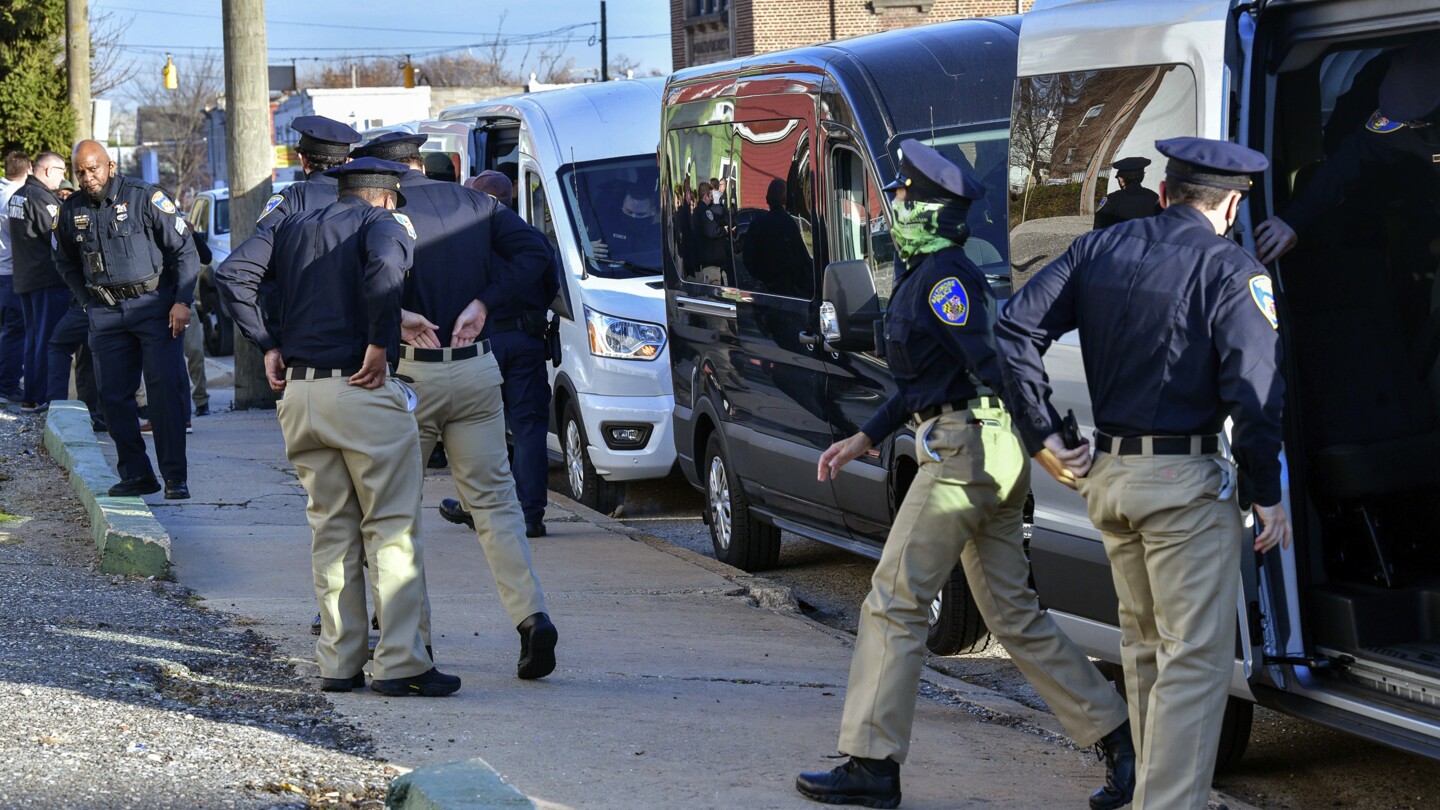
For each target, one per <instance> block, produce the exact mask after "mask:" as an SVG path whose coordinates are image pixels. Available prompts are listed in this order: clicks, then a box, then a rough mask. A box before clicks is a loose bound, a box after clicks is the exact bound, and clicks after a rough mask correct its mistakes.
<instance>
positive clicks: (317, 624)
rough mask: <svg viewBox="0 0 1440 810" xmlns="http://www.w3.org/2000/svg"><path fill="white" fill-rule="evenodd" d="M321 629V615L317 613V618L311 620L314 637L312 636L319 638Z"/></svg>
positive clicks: (311, 633)
mask: <svg viewBox="0 0 1440 810" xmlns="http://www.w3.org/2000/svg"><path fill="white" fill-rule="evenodd" d="M321 627H322V623H321V621H320V614H319V613H316V614H315V618H313V619H311V620H310V635H312V636H318V635H320V628H321Z"/></svg>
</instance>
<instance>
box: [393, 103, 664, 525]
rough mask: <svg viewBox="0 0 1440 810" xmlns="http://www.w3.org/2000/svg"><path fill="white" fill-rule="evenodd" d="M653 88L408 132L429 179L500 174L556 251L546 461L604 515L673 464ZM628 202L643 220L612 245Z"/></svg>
mask: <svg viewBox="0 0 1440 810" xmlns="http://www.w3.org/2000/svg"><path fill="white" fill-rule="evenodd" d="M662 87H663V80H660V79H636V80H625V81H614V82H605V83H600V84H589V85H582V86H579V87H572V88H566V89H561V90H550V91H545V92H537V93H530V94H524V95H517V96H511V97H508V98H502V99H496V100H493V101H483V102H479V103H476V104H468V105H465V106H462V107H454V108H451V109H447V110H445V111H444V112H443V113H442V114H441V115H440V118H439V120H436V121H424V122H420V123H419V124H416V125H415V126H414V131H416V132H420V133H424V134H426V135H429V136H430V137H429V140H427V141H426V143H425V144H424V145H423V146H422V147H421V151H422V153H423V154H425V156H426V170H427V171H430V167H431V164H432V163H434V164H435V165H436V166H437V167H441V164H442V162H443V163H445V164H448V165H451V166H453V167H454V168H455V172H456V177H457V179H459V180H462V181H463V180H465V179H468V178H469V177H472V176H474V175H477V174H479V173H480V172H482V171H485V170H486V169H493V170H496V171H500V172H502V173H504V174H506V175H507V176H509V177H510V178H511V180H512V181H514V182H515V206H516V210H517V211H518V212H519V214H520V216H521V217H523V218H524V219H525V220H526V221H527V222H529V223H530V224H532V225H534V226H535V227H537V228H539V229H540V230H541V231H543V232H544V233H545V235H546V236H547V237H549V239H550V242H551V244H552V245H554V247H555V249H556V250H557V252H558V253H559V256H560V260H561V263H562V265H563V268H564V272H563V273H562V279H561V280H562V284H561V289H560V294H559V296H558V297H557V299H556V302H555V304H554V305H553V306H552V309H553V310H554V311H555V313H556V314H557V315H558V316H559V330H560V344H561V350H562V360H561V362H560V364H559V366H558V367H552V369H551V383H552V388H553V391H554V398H553V400H552V412H551V439H550V451H551V456H552V458H554V459H556V460H560V461H562V462H563V463H564V465H565V468H566V472H567V479H568V481H569V486H570V494H571V495H572V496H573V497H574V498H575V499H576V500H578V501H580V502H582V503H584V504H586V505H587V506H590V507H592V508H595V509H597V510H599V511H601V512H606V513H613V512H615V511H616V510H617V509H619V508H620V506H621V505H622V504H623V502H624V497H625V485H626V484H627V483H628V482H630V481H636V480H643V479H650V478H660V477H664V476H666V475H669V474H671V472H672V471H673V470H674V467H675V443H674V441H673V440H672V439H671V435H670V431H671V422H670V413H671V411H672V410H673V405H674V399H673V396H672V394H671V390H670V363H669V351H668V349H669V346H668V340H667V335H666V331H665V303H664V292H663V289H662V284H661V282H660V242H661V239H660V227H661V226H660V220H659V216H658V211H655V209H654V206H655V205H657V204H658V201H657V200H656V199H655V185H656V178H657V176H658V174H659V171H658V169H657V166H656V159H655V148H656V143H655V138H656V133H658V132H659V130H660V91H661V88H662ZM442 168H443V167H442ZM631 195H639V196H640V197H643V198H644V202H648V204H649V205H650V206H651V209H650V210H651V211H653V212H654V213H652V214H651V215H649V216H647V217H641V218H640V220H638V223H639V224H631V225H625V226H623V228H632V229H633V230H627V231H625V234H628V236H627V238H626V239H625V240H621V239H619V238H617V237H615V236H614V234H615V233H616V232H617V228H620V229H622V230H623V228H622V226H621V224H620V223H621V221H622V220H623V219H624V218H626V215H627V214H633V213H635V212H636V211H637V210H639V208H636V207H635V206H630V205H629V204H627V202H626V198H627V196H631ZM635 202H636V203H637V204H639V203H640V202H642V201H641V200H638V199H637V200H636V201H635ZM640 208H643V205H642V206H640ZM597 243H604V247H603V248H601V247H600V246H599V244H597Z"/></svg>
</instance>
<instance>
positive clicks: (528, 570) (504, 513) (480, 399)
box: [397, 349, 549, 633]
mask: <svg viewBox="0 0 1440 810" xmlns="http://www.w3.org/2000/svg"><path fill="white" fill-rule="evenodd" d="M404 351H405V350H404V349H402V355H401V360H400V366H399V368H398V369H397V373H398V374H400V375H402V376H405V377H409V378H410V379H412V380H414V381H415V382H414V383H413V385H414V388H415V394H416V396H417V397H419V399H420V404H419V406H418V407H416V409H415V420H416V421H417V422H418V423H419V425H420V458H422V459H428V458H430V451H431V450H434V449H435V442H436V441H438V440H443V441H444V442H445V455H446V456H447V457H449V459H450V474H451V477H452V478H453V479H454V480H455V489H456V490H457V491H458V493H459V495H460V503H461V504H462V505H463V506H464V507H465V508H466V509H468V510H470V514H471V516H472V517H473V518H474V519H475V534H476V535H478V536H479V538H480V547H481V548H482V549H483V550H484V551H485V560H486V562H488V563H489V564H490V573H491V575H492V576H494V578H495V587H496V589H497V590H499V592H500V601H501V603H503V604H504V605H505V610H506V612H508V613H509V614H510V623H511V624H513V625H518V624H520V623H521V622H523V621H524V620H525V619H526V618H528V617H530V616H532V615H534V614H536V613H547V612H549V611H548V610H547V608H546V607H545V594H544V593H543V592H541V590H540V580H539V578H538V577H536V576H535V567H534V565H533V564H532V563H531V560H530V543H529V541H528V540H526V539H525V515H524V513H523V512H521V510H520V501H519V499H518V498H517V497H516V495H515V478H514V476H512V475H511V474H510V459H509V456H508V455H507V453H506V449H505V403H504V400H503V399H502V398H501V394H500V383H501V381H502V377H501V375H500V366H499V365H498V364H497V363H496V362H495V356H494V355H492V354H482V355H479V356H478V357H471V358H468V359H465V360H452V361H448V362H441V363H420V362H416V361H414V360H406V359H404V354H403V352H404ZM427 615H428V611H427ZM428 630H429V628H428V626H427V627H426V632H427V633H428Z"/></svg>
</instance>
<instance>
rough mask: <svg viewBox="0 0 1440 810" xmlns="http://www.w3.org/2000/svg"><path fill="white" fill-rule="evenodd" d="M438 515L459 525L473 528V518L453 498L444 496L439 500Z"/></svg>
mask: <svg viewBox="0 0 1440 810" xmlns="http://www.w3.org/2000/svg"><path fill="white" fill-rule="evenodd" d="M440 517H442V518H445V519H446V520H448V521H450V522H451V523H454V524H457V525H460V526H469V527H470V528H471V529H474V528H475V518H473V517H471V516H470V513H469V512H467V511H465V507H463V506H461V505H460V502H459V501H457V500H455V499H454V498H446V499H445V500H443V501H441V502H440Z"/></svg>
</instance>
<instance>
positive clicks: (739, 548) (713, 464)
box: [705, 431, 780, 571]
mask: <svg viewBox="0 0 1440 810" xmlns="http://www.w3.org/2000/svg"><path fill="white" fill-rule="evenodd" d="M705 509H706V510H707V512H708V513H709V514H708V515H707V516H708V517H709V518H710V521H709V522H710V542H711V544H712V545H714V546H715V559H717V560H719V561H721V562H723V563H728V564H730V565H733V566H735V567H736V568H739V569H740V570H742V571H763V570H765V569H766V568H774V567H775V564H776V563H778V562H779V561H780V530H779V529H777V528H775V527H774V526H771V525H770V524H768V523H762V522H761V521H760V519H759V518H758V517H756V516H755V515H754V514H752V513H751V512H750V502H749V501H748V500H746V499H745V493H744V492H741V491H740V479H739V478H738V477H737V476H736V475H735V470H734V469H733V468H732V467H731V465H730V461H729V460H728V459H726V458H725V448H724V446H723V445H722V443H721V441H720V433H719V432H718V431H717V432H715V433H711V434H710V440H709V441H708V442H707V443H706V444H705Z"/></svg>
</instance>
